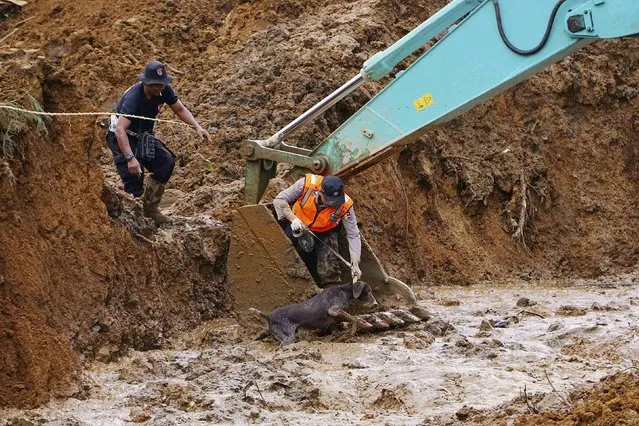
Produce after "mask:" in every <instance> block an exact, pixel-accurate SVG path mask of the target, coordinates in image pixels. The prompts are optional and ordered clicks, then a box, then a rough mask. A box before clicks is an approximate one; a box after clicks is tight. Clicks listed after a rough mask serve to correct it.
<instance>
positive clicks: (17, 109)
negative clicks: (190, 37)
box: [0, 104, 193, 128]
mask: <svg viewBox="0 0 639 426" xmlns="http://www.w3.org/2000/svg"><path fill="white" fill-rule="evenodd" d="M0 109H10V110H12V111H19V112H24V113H27V114H33V115H46V116H49V117H59V116H66V117H71V116H90V115H113V114H115V115H117V116H118V117H126V118H139V119H141V120H149V121H157V122H162V123H172V124H182V125H185V126H189V127H191V128H192V127H193V126H191V125H190V124H187V123H184V122H182V121H175V120H164V119H160V118H149V117H142V116H140V115H131V114H119V113H115V112H44V111H30V110H28V109H22V108H17V107H14V106H10V105H2V104H0Z"/></svg>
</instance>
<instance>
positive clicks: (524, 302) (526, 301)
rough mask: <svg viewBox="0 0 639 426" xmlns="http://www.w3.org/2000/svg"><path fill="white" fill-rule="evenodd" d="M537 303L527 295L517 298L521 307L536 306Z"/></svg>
mask: <svg viewBox="0 0 639 426" xmlns="http://www.w3.org/2000/svg"><path fill="white" fill-rule="evenodd" d="M536 304H537V302H535V301H532V300H530V299H529V298H527V297H521V298H520V299H519V300H517V306H519V307H520V308H526V307H529V306H535V305H536Z"/></svg>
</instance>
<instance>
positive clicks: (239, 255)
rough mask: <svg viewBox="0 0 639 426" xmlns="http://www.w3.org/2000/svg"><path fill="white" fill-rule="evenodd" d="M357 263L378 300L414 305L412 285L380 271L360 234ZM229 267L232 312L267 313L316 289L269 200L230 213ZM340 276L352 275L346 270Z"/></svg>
mask: <svg viewBox="0 0 639 426" xmlns="http://www.w3.org/2000/svg"><path fill="white" fill-rule="evenodd" d="M360 268H361V270H362V274H363V275H362V280H363V281H365V282H366V283H368V284H369V285H370V286H371V288H372V290H373V293H374V295H375V298H376V299H377V301H378V302H379V303H380V305H382V306H384V307H396V306H415V305H416V299H415V295H414V294H413V292H412V290H411V289H410V288H409V287H408V286H407V285H406V284H404V283H403V282H401V281H399V280H398V279H395V278H393V277H390V276H389V275H388V274H387V273H386V272H385V271H384V268H382V266H381V264H380V263H379V260H378V259H377V256H375V253H373V251H372V250H371V247H370V246H369V245H368V244H367V243H366V241H365V240H364V239H363V238H362V260H361V263H360ZM227 271H228V280H229V283H230V286H231V291H232V295H233V297H234V308H235V310H236V312H243V311H246V310H247V309H248V308H256V309H259V310H260V311H262V312H270V311H272V310H274V309H276V308H278V307H280V306H283V305H287V304H290V303H297V302H300V301H302V300H306V299H308V298H310V297H311V296H313V295H314V294H315V293H316V292H317V291H318V290H319V288H318V287H317V286H316V285H315V282H314V281H313V278H312V277H311V275H310V273H309V272H308V270H307V268H306V266H305V265H304V262H302V260H301V259H300V257H299V256H298V254H297V252H296V251H295V248H294V247H293V245H292V243H291V241H290V240H289V239H288V237H287V236H286V235H285V234H284V231H283V230H282V228H281V227H280V225H279V224H278V222H277V220H275V216H274V214H273V212H272V211H271V206H269V205H263V204H254V205H248V206H243V207H240V208H239V209H238V210H237V211H236V212H235V213H234V216H233V227H232V231H231V247H230V249H229V255H228V261H227ZM343 277H344V278H345V281H347V280H348V279H349V278H350V276H349V275H348V274H346V273H345V274H344V275H343Z"/></svg>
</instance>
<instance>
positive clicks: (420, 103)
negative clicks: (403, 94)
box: [413, 93, 435, 111]
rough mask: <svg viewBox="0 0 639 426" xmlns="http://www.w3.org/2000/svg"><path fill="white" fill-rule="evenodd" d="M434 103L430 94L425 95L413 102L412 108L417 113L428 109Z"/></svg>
mask: <svg viewBox="0 0 639 426" xmlns="http://www.w3.org/2000/svg"><path fill="white" fill-rule="evenodd" d="M434 103H435V100H434V99H433V95H432V94H430V93H426V94H425V95H424V96H421V97H419V98H417V99H415V100H414V101H413V106H414V107H415V109H416V110H417V111H421V110H423V109H425V108H428V107H429V106H431V105H432V104H434Z"/></svg>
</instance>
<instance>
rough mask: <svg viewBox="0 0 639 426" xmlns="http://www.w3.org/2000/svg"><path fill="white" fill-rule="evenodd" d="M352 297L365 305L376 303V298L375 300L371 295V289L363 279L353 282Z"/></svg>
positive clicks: (369, 305)
mask: <svg viewBox="0 0 639 426" xmlns="http://www.w3.org/2000/svg"><path fill="white" fill-rule="evenodd" d="M353 298H354V299H356V300H358V301H359V302H360V303H362V305H364V306H367V307H371V306H375V305H377V300H375V297H374V296H373V290H371V287H370V286H369V285H368V284H366V283H365V282H364V281H356V282H354V283H353Z"/></svg>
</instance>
